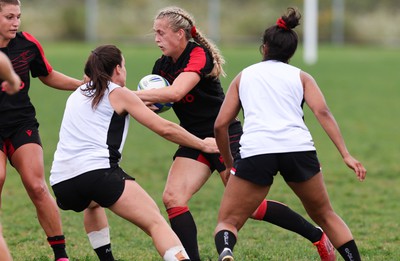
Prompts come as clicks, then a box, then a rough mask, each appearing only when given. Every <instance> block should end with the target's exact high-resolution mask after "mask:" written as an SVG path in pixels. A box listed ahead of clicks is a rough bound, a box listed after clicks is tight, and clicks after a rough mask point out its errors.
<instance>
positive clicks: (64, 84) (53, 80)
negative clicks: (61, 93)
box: [39, 70, 84, 91]
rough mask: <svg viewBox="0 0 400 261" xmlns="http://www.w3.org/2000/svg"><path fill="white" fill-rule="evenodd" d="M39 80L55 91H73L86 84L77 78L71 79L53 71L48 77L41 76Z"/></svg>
mask: <svg viewBox="0 0 400 261" xmlns="http://www.w3.org/2000/svg"><path fill="white" fill-rule="evenodd" d="M39 79H40V80H41V81H42V82H43V83H44V84H46V85H47V86H50V87H52V88H54V89H58V90H68V91H73V90H75V89H76V88H78V87H79V86H80V85H82V84H83V83H84V82H83V81H81V80H77V79H75V78H72V77H69V76H67V75H65V74H63V73H60V72H58V71H55V70H53V71H52V72H51V73H50V74H49V75H47V76H39Z"/></svg>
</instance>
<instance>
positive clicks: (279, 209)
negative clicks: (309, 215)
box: [263, 200, 322, 243]
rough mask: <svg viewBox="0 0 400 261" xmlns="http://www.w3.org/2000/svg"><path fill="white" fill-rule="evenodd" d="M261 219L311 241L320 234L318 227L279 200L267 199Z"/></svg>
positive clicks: (318, 238) (316, 239) (319, 237)
mask: <svg viewBox="0 0 400 261" xmlns="http://www.w3.org/2000/svg"><path fill="white" fill-rule="evenodd" d="M263 220H265V221H267V222H269V223H271V224H274V225H276V226H279V227H281V228H284V229H287V230H290V231H292V232H295V233H297V234H299V235H301V236H303V237H305V238H307V239H308V240H310V241H311V242H312V243H314V242H317V241H319V240H320V239H321V236H322V231H321V230H320V229H318V228H316V227H315V226H314V225H313V224H311V223H310V222H308V221H307V220H306V219H305V218H303V217H302V216H300V215H299V214H298V213H296V212H294V211H293V210H291V209H290V208H289V207H288V206H286V205H284V204H282V203H280V202H276V201H269V200H268V203H267V211H266V213H265V216H264V218H263Z"/></svg>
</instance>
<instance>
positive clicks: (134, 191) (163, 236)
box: [110, 180, 188, 260]
mask: <svg viewBox="0 0 400 261" xmlns="http://www.w3.org/2000/svg"><path fill="white" fill-rule="evenodd" d="M110 210H111V211H113V212H114V213H115V214H117V215H119V216H120V217H122V218H124V219H126V220H128V221H130V222H132V223H133V224H135V225H137V226H138V227H140V228H141V229H142V230H143V231H144V232H145V233H146V234H148V235H150V236H151V238H152V240H153V243H154V246H155V247H156V249H157V251H158V253H159V254H160V255H161V256H162V257H164V255H165V254H166V253H167V251H168V250H171V249H177V253H176V254H178V253H180V252H181V255H182V259H178V260H184V259H185V258H188V257H187V254H186V252H185V251H184V249H183V246H182V244H181V242H180V240H179V238H178V237H177V236H176V234H175V233H174V232H173V231H172V229H171V227H170V226H169V225H168V223H167V221H166V220H165V219H164V217H163V216H162V215H161V213H160V209H159V208H158V206H157V204H156V203H155V202H154V200H153V199H152V198H151V197H150V196H149V195H148V194H147V192H146V191H144V190H143V188H142V187H140V186H139V184H137V183H136V182H135V181H132V180H127V181H126V182H125V190H124V192H123V193H122V195H121V197H120V198H119V199H118V201H117V202H116V203H115V204H114V205H112V206H111V207H110ZM176 247H178V248H176Z"/></svg>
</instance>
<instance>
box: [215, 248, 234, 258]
mask: <svg viewBox="0 0 400 261" xmlns="http://www.w3.org/2000/svg"><path fill="white" fill-rule="evenodd" d="M218 261H234V259H233V253H232V250H230V249H229V248H227V247H226V248H224V250H223V251H222V252H221V254H220V255H219V257H218Z"/></svg>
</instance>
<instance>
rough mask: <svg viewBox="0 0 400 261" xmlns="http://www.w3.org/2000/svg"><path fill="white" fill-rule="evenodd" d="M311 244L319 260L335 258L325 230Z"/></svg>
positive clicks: (333, 260) (333, 259) (327, 260)
mask: <svg viewBox="0 0 400 261" xmlns="http://www.w3.org/2000/svg"><path fill="white" fill-rule="evenodd" d="M319 229H320V228H319ZM321 230H322V229H321ZM313 244H314V246H316V247H317V250H318V254H319V256H320V257H321V261H335V260H336V255H335V248H334V246H333V245H332V243H331V241H329V238H328V237H327V236H326V234H325V232H323V231H322V237H321V239H320V240H319V241H317V242H315V243H313ZM228 260H229V259H228Z"/></svg>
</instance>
